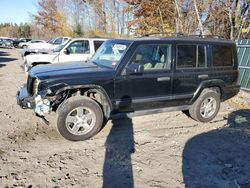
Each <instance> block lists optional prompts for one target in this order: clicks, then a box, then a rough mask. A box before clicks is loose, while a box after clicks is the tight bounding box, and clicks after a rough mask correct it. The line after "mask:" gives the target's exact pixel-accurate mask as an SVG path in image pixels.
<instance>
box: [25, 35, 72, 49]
mask: <svg viewBox="0 0 250 188" xmlns="http://www.w3.org/2000/svg"><path fill="white" fill-rule="evenodd" d="M70 39H71V38H70V37H57V38H54V39H52V40H50V41H48V42H44V43H34V44H30V45H29V46H28V49H30V50H36V51H39V50H54V49H56V48H57V47H58V46H60V45H63V44H66V43H67V42H68V41H69V40H70Z"/></svg>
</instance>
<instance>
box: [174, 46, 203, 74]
mask: <svg viewBox="0 0 250 188" xmlns="http://www.w3.org/2000/svg"><path fill="white" fill-rule="evenodd" d="M206 59H207V50H206V46H205V45H178V46H177V68H178V69H183V68H201V67H206Z"/></svg>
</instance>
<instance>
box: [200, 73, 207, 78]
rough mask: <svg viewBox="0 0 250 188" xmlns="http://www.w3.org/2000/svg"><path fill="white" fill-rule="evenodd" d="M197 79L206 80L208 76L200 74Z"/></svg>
mask: <svg viewBox="0 0 250 188" xmlns="http://www.w3.org/2000/svg"><path fill="white" fill-rule="evenodd" d="M198 78H208V75H207V74H201V75H199V76H198Z"/></svg>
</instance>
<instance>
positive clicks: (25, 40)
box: [13, 38, 32, 48]
mask: <svg viewBox="0 0 250 188" xmlns="http://www.w3.org/2000/svg"><path fill="white" fill-rule="evenodd" d="M31 40H32V39H28V38H27V39H26V38H21V39H16V40H14V41H13V46H14V47H15V48H18V46H19V43H21V42H29V41H31Z"/></svg>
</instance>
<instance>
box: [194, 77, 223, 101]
mask: <svg viewBox="0 0 250 188" xmlns="http://www.w3.org/2000/svg"><path fill="white" fill-rule="evenodd" d="M224 87H225V82H224V81H223V80H220V79H213V80H206V81H203V82H201V83H200V85H199V86H198V88H197V90H196V91H195V92H194V95H193V97H192V99H191V100H190V102H189V104H193V103H194V102H195V101H196V100H197V99H198V97H199V96H200V94H201V93H202V91H203V90H204V89H207V88H210V89H214V90H216V91H217V92H218V93H219V94H220V98H221V99H222V98H223V88H224Z"/></svg>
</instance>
